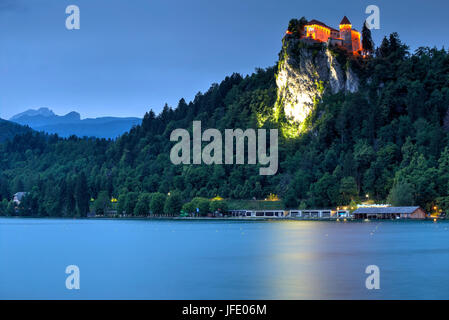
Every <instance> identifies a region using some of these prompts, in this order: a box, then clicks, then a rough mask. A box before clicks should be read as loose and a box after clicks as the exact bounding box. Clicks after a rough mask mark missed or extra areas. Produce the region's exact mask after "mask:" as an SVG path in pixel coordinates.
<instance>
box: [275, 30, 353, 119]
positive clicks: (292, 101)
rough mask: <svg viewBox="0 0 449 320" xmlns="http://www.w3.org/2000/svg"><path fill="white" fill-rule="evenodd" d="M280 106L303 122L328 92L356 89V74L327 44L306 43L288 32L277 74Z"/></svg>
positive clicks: (278, 105)
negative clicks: (342, 63)
mask: <svg viewBox="0 0 449 320" xmlns="http://www.w3.org/2000/svg"><path fill="white" fill-rule="evenodd" d="M276 83H277V87H278V97H277V108H283V110H284V113H285V115H286V116H287V118H288V119H289V120H292V121H295V122H299V123H301V122H303V121H304V120H305V119H306V118H307V116H308V115H309V114H310V113H311V111H312V110H313V107H314V105H315V103H316V101H318V100H319V99H321V98H322V96H323V94H325V93H332V94H335V93H338V92H340V91H348V92H356V91H357V90H358V88H359V79H358V77H357V75H356V74H355V73H354V72H353V70H351V69H350V68H346V65H341V64H340V63H339V62H338V61H337V55H336V54H335V53H333V52H332V51H331V50H330V49H329V48H327V47H326V46H325V45H318V44H305V43H303V42H301V41H300V40H299V39H296V38H293V37H289V36H286V37H285V38H284V40H283V48H282V51H281V54H280V61H279V69H278V72H277V75H276Z"/></svg>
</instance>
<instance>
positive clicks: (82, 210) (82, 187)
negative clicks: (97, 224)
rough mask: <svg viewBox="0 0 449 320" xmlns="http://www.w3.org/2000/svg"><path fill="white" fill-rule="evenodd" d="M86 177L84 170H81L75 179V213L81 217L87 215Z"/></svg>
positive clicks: (87, 194) (88, 198)
mask: <svg viewBox="0 0 449 320" xmlns="http://www.w3.org/2000/svg"><path fill="white" fill-rule="evenodd" d="M87 188H88V186H87V179H86V175H85V174H84V172H82V173H81V174H80V175H79V176H78V179H77V181H76V188H75V200H76V209H77V214H78V215H79V216H81V217H87V214H88V212H89V201H90V197H89V193H88V191H87V190H88V189H87Z"/></svg>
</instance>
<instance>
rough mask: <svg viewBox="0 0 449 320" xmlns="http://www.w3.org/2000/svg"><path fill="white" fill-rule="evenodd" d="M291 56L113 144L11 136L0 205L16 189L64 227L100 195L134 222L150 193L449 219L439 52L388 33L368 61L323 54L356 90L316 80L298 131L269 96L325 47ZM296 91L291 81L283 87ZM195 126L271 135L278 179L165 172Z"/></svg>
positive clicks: (216, 168) (444, 88)
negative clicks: (368, 204) (447, 214)
mask: <svg viewBox="0 0 449 320" xmlns="http://www.w3.org/2000/svg"><path fill="white" fill-rule="evenodd" d="M284 40H285V39H284ZM284 44H285V42H284ZM301 50H302V51H298V50H293V51H289V52H287V51H283V52H282V54H281V60H280V63H279V64H278V65H276V66H275V67H272V68H268V69H265V70H263V69H259V70H257V71H256V72H255V73H254V74H253V75H251V76H247V77H245V78H243V77H242V76H240V75H238V74H234V75H232V76H231V77H227V78H226V79H225V80H223V81H222V82H221V83H220V84H214V85H212V86H211V88H210V89H209V90H208V91H207V92H206V93H204V94H198V95H197V96H196V97H195V99H194V100H193V101H192V102H190V103H186V102H185V101H184V100H181V101H180V102H179V104H178V106H177V107H176V108H174V109H172V108H169V107H168V106H166V107H165V108H164V109H163V111H162V112H161V113H160V114H159V115H156V114H155V113H154V112H153V111H149V112H148V113H147V114H146V115H145V117H144V119H143V120H142V123H141V125H139V126H137V127H135V128H133V129H131V130H130V132H129V133H126V134H124V135H123V136H122V137H120V138H119V139H118V140H117V141H114V142H110V141H101V140H95V139H76V138H71V139H55V138H54V137H49V136H46V135H42V134H26V135H24V136H22V137H20V136H18V137H16V138H15V139H14V143H6V144H3V145H2V146H0V148H1V150H0V152H2V154H4V155H5V157H4V160H3V162H2V163H0V170H1V171H0V172H1V174H0V190H4V191H3V193H1V191H0V196H2V197H5V195H6V194H7V193H6V192H16V191H19V190H18V188H19V187H22V186H23V188H24V189H25V190H28V191H32V196H31V198H30V199H31V200H30V201H31V203H30V208H32V210H31V211H32V212H33V213H34V214H37V215H68V216H70V215H73V214H75V212H78V214H81V215H83V214H85V211H86V209H85V208H86V203H87V206H88V202H89V199H90V198H91V197H93V198H97V197H98V196H99V195H101V194H104V193H106V195H107V196H114V197H116V198H118V199H119V208H120V210H121V211H122V210H124V211H126V212H128V213H129V214H133V213H135V208H136V207H138V208H140V206H142V207H143V208H145V206H147V204H145V203H146V202H145V201H147V200H145V199H148V197H146V196H145V195H146V194H148V193H154V192H159V193H161V194H162V197H163V196H164V195H165V196H166V195H167V194H168V193H169V192H170V194H177V195H178V196H179V198H180V199H182V200H183V201H188V200H190V199H192V198H193V197H198V196H202V197H214V196H216V195H219V196H221V197H224V198H233V199H252V198H256V199H264V198H265V197H267V196H268V195H269V194H271V193H274V194H277V195H278V196H280V197H281V198H283V200H284V204H285V206H286V207H289V208H295V207H298V206H303V207H314V208H325V207H335V206H339V205H348V204H349V203H350V202H351V201H358V200H360V199H366V197H367V196H368V197H369V199H371V200H375V201H376V202H385V201H387V199H388V201H391V202H392V203H393V204H398V205H411V204H416V205H421V206H423V207H426V208H427V209H431V208H432V207H433V206H434V205H435V204H437V205H439V206H441V207H443V208H447V209H449V149H448V148H447V146H448V141H449V139H448V138H449V135H448V132H447V130H446V128H448V127H449V116H448V115H447V111H448V106H449V54H448V52H446V51H445V50H437V49H429V48H421V49H419V50H418V51H417V52H416V53H415V54H410V53H409V52H408V48H407V47H406V46H405V45H404V44H402V43H401V41H400V40H399V38H398V36H397V35H396V34H392V35H391V36H390V37H389V39H387V38H386V39H384V41H383V43H382V45H381V46H380V47H379V48H378V50H377V51H376V54H375V55H374V56H373V57H371V58H369V59H358V58H353V57H350V56H341V55H340V54H339V53H338V52H329V53H330V54H335V58H336V59H337V62H338V66H339V68H341V70H342V77H343V78H341V79H342V80H341V84H343V83H345V84H346V83H347V82H346V81H345V77H347V75H346V74H348V73H347V71H348V70H351V72H353V73H354V75H356V76H357V78H358V88H357V90H349V87H347V86H346V87H345V90H336V91H332V90H327V89H326V87H327V86H328V85H330V82H329V81H330V80H331V79H330V78H329V79H318V80H323V83H322V84H320V86H321V88H322V89H320V90H318V91H317V92H318V93H319V94H320V95H319V96H318V95H317V96H316V97H315V98H316V99H312V102H313V103H312V104H311V105H310V104H308V105H307V108H308V110H307V112H306V113H305V116H304V117H303V118H299V119H304V120H303V121H297V119H294V117H292V115H294V114H292V112H293V113H294V112H295V111H294V110H295V108H290V109H288V108H287V109H288V112H289V113H290V114H287V112H286V108H285V107H286V105H287V104H286V103H285V102H284V101H285V99H282V97H285V96H283V95H284V94H285V93H286V92H293V93H295V94H297V96H300V95H298V91H297V90H296V89H295V90H288V88H286V87H285V86H284V85H283V86H280V87H278V86H277V85H276V80H277V79H279V74H280V73H281V72H282V70H283V68H285V65H284V62H285V61H298V59H308V61H306V63H305V64H306V65H314V64H315V66H316V60H315V58H318V59H320V55H322V54H326V55H327V54H328V53H326V52H325V51H321V50H327V49H326V48H314V47H310V48H301ZM304 50H306V51H304ZM307 50H310V52H307ZM285 54H287V56H286V57H285ZM296 54H298V56H296ZM289 55H290V56H289ZM285 58H287V59H286V60H284V59H285ZM292 67H293V68H295V66H292ZM295 70H296V71H297V70H301V69H300V68H299V69H297V68H296V69H295ZM292 74H293V73H292ZM299 76H304V74H303V73H301V72H300V73H299ZM346 79H347V78H346ZM297 81H300V79H298V78H295V76H292V78H290V79H288V81H286V82H282V83H283V84H285V85H286V86H290V85H291V84H292V83H293V84H294V83H296V82H297ZM326 82H327V83H326ZM299 88H300V87H299ZM330 88H331V87H330ZM288 97H289V99H290V98H292V97H293V98H294V96H293V95H288ZM289 101H290V102H292V101H294V100H293V99H292V100H289ZM300 111H301V110H300ZM292 118H293V119H292ZM193 120H200V121H202V127H203V130H204V129H206V128H217V129H219V130H224V129H226V128H243V129H245V128H254V127H263V128H278V129H281V132H282V133H284V134H283V135H281V136H280V141H279V158H280V159H279V163H280V168H279V172H278V174H277V175H275V176H260V175H259V174H258V172H259V171H258V166H255V165H212V166H206V165H183V166H175V165H173V164H172V163H171V161H170V158H169V156H170V149H171V147H172V145H173V143H171V142H170V134H171V132H172V131H173V130H174V129H177V128H187V129H191V126H192V121H193ZM2 181H3V182H2ZM2 185H3V187H1V186H2ZM5 190H6V191H5ZM2 194H3V195H2ZM138 203H140V204H139V206H137V204H138ZM83 208H84V209H83ZM144 211H145V210H144ZM175 211H176V210H175Z"/></svg>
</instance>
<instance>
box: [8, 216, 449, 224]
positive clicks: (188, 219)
mask: <svg viewBox="0 0 449 320" xmlns="http://www.w3.org/2000/svg"><path fill="white" fill-rule="evenodd" d="M1 219H30V220H31V219H36V220H80V221H81V220H91V221H95V220H117V221H119V220H124V221H125V220H135V221H150V220H153V221H163V220H168V221H220V222H223V221H235V222H237V221H242V222H248V221H255V222H262V221H266V222H286V221H289V222H291V221H304V222H312V221H315V222H338V223H348V222H365V223H368V222H383V221H384V222H399V221H401V222H403V221H407V222H425V221H429V222H437V221H441V222H444V221H449V219H442V218H426V219H396V220H393V219H372V220H363V219H353V218H344V219H342V218H340V219H336V218H330V219H329V218H327V219H302V218H236V217H230V218H224V217H219V218H213V217H82V218H80V217H32V216H27V217H17V216H14V217H13V216H11V217H6V216H0V220H1Z"/></svg>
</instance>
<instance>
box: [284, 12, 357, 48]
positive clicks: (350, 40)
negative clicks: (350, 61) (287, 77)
mask: <svg viewBox="0 0 449 320" xmlns="http://www.w3.org/2000/svg"><path fill="white" fill-rule="evenodd" d="M287 34H290V32H289V31H287ZM301 39H302V40H303V41H308V42H324V43H327V44H330V45H337V46H341V47H343V48H345V49H346V50H348V51H349V52H351V53H353V54H358V53H359V52H360V51H361V50H362V49H363V48H362V43H361V40H360V39H361V35H360V32H359V31H357V30H355V29H353V28H352V24H351V22H350V21H349V19H348V18H347V17H346V16H345V17H344V18H343V20H342V21H341V22H340V26H339V30H337V29H334V28H332V27H329V26H328V25H326V24H324V23H323V22H321V21H318V20H311V21H309V22H308V23H307V24H306V25H305V26H304V31H302V34H301Z"/></svg>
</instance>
